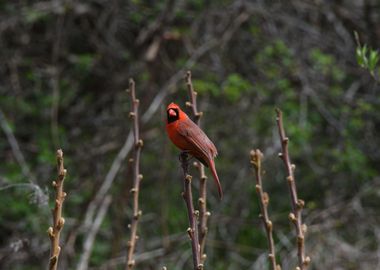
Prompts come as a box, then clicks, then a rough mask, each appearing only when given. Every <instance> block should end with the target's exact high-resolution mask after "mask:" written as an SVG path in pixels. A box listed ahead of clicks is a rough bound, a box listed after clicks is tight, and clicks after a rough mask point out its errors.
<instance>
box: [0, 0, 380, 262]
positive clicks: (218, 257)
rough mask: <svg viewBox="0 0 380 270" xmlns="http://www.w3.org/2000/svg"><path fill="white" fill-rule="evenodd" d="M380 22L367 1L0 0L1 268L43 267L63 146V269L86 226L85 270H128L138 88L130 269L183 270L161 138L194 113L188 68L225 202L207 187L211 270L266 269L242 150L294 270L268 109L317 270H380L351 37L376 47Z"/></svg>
mask: <svg viewBox="0 0 380 270" xmlns="http://www.w3.org/2000/svg"><path fill="white" fill-rule="evenodd" d="M379 10H380V4H379V2H378V1H376V0H363V1H354V0H346V1H328V0H325V1H323V0H318V1H317V0H316V1H300V0H293V1H207V3H206V1H205V2H203V1H199V0H192V1H172V0H168V1H138V0H134V1H118V0H114V1H102V0H93V1H70V0H68V1H59V0H57V1H2V2H1V3H0V61H1V65H0V123H1V131H0V164H1V165H0V184H1V186H0V268H1V269H31V270H32V269H44V268H45V267H46V265H47V263H48V258H49V250H50V242H49V238H48V236H47V233H46V230H47V228H48V227H49V226H50V224H51V223H52V221H51V212H50V208H51V207H52V205H53V202H54V193H53V189H52V187H51V181H52V180H53V179H54V178H55V177H56V169H55V151H56V149H58V148H60V147H61V148H62V149H63V151H64V155H65V166H66V168H67V170H68V176H67V179H66V182H65V190H66V192H67V194H68V195H67V199H66V201H65V204H64V217H65V220H66V223H65V227H64V229H63V235H62V237H61V243H62V248H63V251H62V254H61V256H60V261H59V264H60V269H79V268H77V266H78V264H79V262H80V261H81V260H82V258H83V254H84V243H86V241H88V236H89V233H90V232H91V230H92V229H94V226H93V225H94V224H96V222H99V224H100V228H99V230H98V231H97V233H96V234H95V239H94V242H88V243H90V247H91V251H92V252H91V253H90V259H89V268H88V269H123V267H124V262H123V260H125V258H123V256H125V254H126V244H127V241H128V237H129V230H128V228H127V225H128V223H129V222H130V218H131V197H130V193H129V189H130V188H131V185H132V178H131V167H130V166H129V165H128V157H129V155H130V153H129V152H130V151H129V150H130V148H131V140H127V138H128V134H129V132H130V129H131V122H130V120H129V119H128V113H129V110H130V103H129V96H128V94H127V93H126V92H125V91H124V90H125V89H126V88H127V87H128V79H129V78H130V77H133V78H134V79H135V81H136V91H137V96H138V98H139V99H140V101H141V107H140V109H141V113H142V119H141V130H142V137H143V139H144V143H145V144H144V148H143V151H142V158H141V171H142V173H143V174H144V180H143V181H142V183H141V194H140V205H141V209H142V211H143V216H142V219H141V222H140V224H139V235H140V239H139V241H138V244H137V255H138V256H139V257H138V267H137V268H136V269H160V268H161V267H162V266H164V265H166V266H167V267H168V269H169V270H174V269H177V270H179V269H191V250H190V244H189V241H188V237H187V234H186V229H187V227H188V223H187V216H186V211H185V204H184V202H183V199H182V198H181V196H180V193H181V190H182V182H181V170H180V166H179V163H178V150H177V149H176V148H175V147H174V146H172V144H171V143H170V141H169V140H168V138H167V136H166V133H165V129H164V127H165V124H164V121H165V108H166V105H167V104H168V103H170V102H172V101H175V102H176V103H178V104H180V105H181V106H182V107H184V104H185V102H186V101H187V100H188V96H187V90H186V85H185V81H184V74H185V72H186V70H188V69H191V70H192V73H193V83H194V85H195V88H196V90H197V91H198V92H199V95H198V101H199V109H200V110H202V111H203V112H204V117H203V118H202V127H203V128H204V130H205V131H206V133H207V134H208V135H209V137H210V138H211V139H212V140H213V141H214V142H215V144H216V146H217V148H218V150H219V156H218V158H217V159H216V166H217V169H218V173H219V176H220V179H221V182H222V185H223V188H224V194H225V196H224V199H223V200H222V201H219V200H218V197H217V192H216V188H215V186H214V184H213V183H212V182H211V181H209V185H208V187H209V189H208V190H209V196H208V198H209V200H208V203H209V204H208V207H209V210H210V211H211V212H212V215H211V218H210V220H209V234H208V240H207V247H206V252H207V256H208V258H207V261H206V269H216V270H217V269H231V270H232V269H267V267H268V264H267V242H266V237H265V234H264V230H263V228H262V226H261V223H260V219H259V218H258V214H259V207H258V199H257V195H256V192H255V178H254V177H253V172H252V169H251V165H250V164H249V151H250V150H251V149H252V148H260V149H261V150H262V152H264V155H265V160H264V164H263V166H264V168H265V171H266V174H265V176H264V188H265V189H266V191H267V192H268V193H269V194H270V196H271V201H270V206H269V211H270V215H271V218H272V221H273V223H274V226H275V227H274V234H275V242H276V249H277V252H278V260H279V262H280V263H281V265H282V267H283V269H294V267H295V265H296V261H297V258H296V246H295V240H294V230H293V227H292V225H291V224H290V223H289V221H288V214H289V211H290V203H289V194H288V190H287V186H286V181H285V176H286V173H285V170H284V167H283V164H282V163H281V160H280V159H278V157H277V153H278V152H279V150H280V141H279V137H278V134H277V129H276V122H275V111H274V109H275V108H276V107H279V108H281V109H282V111H283V113H284V121H285V128H286V130H287V133H288V135H289V137H290V153H291V157H292V160H293V162H294V163H295V164H296V165H297V169H296V179H297V185H298V194H299V197H300V198H302V199H304V200H305V201H306V209H305V211H304V221H305V222H306V224H307V225H308V233H307V235H306V253H307V255H309V256H310V257H311V259H312V266H311V267H310V269H376V268H378V267H379V264H380V255H379V254H380V246H379V244H380V227H379V226H378V224H379V222H380V216H379V214H380V211H379V206H380V203H379V199H380V193H379V185H380V178H379V171H380V166H379V164H380V149H379V142H380V136H379V131H380V114H379V108H380V98H379V90H380V87H379V84H378V82H376V76H375V77H373V76H371V75H370V73H369V72H368V71H367V70H365V69H362V68H361V67H360V66H359V65H358V63H357V61H356V58H355V49H356V47H357V43H356V41H355V38H354V31H357V32H358V34H359V37H360V40H361V42H362V43H363V44H368V46H369V47H371V48H374V49H377V48H379V47H380V12H379ZM188 112H189V111H188ZM192 172H193V174H194V175H196V173H195V170H194V171H192ZM104 183H108V184H111V185H110V186H109V189H108V188H105V189H103V191H104V192H103V193H102V192H101V191H100V190H101V189H100V188H101V187H102V185H103V184H104ZM194 183H195V184H194V194H195V195H197V194H198V193H197V192H198V181H197V180H195V181H194ZM108 195H109V196H110V197H107V198H112V201H111V204H110V205H109V206H108V207H107V205H105V204H104V202H105V201H104V198H105V196H108ZM102 207H103V209H104V210H106V212H105V216H104V217H102V216H101V215H100V216H99V213H100V212H101V211H98V210H99V209H101V208H102ZM97 217H98V218H97ZM96 220H97V221H96ZM86 239H87V240H86ZM83 269H87V268H86V267H85V268H83Z"/></svg>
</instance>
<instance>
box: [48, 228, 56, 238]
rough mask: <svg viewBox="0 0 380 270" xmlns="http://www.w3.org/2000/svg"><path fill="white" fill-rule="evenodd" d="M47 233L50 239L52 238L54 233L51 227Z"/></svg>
mask: <svg viewBox="0 0 380 270" xmlns="http://www.w3.org/2000/svg"><path fill="white" fill-rule="evenodd" d="M47 233H48V235H49V237H50V238H53V237H54V232H53V228H52V227H49V228H48V230H47Z"/></svg>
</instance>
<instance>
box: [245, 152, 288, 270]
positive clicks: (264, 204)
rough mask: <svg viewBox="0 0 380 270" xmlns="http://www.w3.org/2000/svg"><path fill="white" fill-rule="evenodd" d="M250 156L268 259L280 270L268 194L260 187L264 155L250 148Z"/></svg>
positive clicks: (275, 269)
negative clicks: (266, 243) (265, 237)
mask: <svg viewBox="0 0 380 270" xmlns="http://www.w3.org/2000/svg"><path fill="white" fill-rule="evenodd" d="M250 156H251V164H252V165H253V168H254V169H255V176H256V192H257V195H258V197H259V203H260V212H261V214H260V217H261V220H262V222H263V225H264V228H265V232H266V235H267V239H268V249H269V254H268V259H269V262H270V264H271V267H272V269H273V270H280V269H281V266H280V265H278V264H277V262H276V250H275V245H274V239H273V223H272V221H271V220H270V219H269V214H268V204H269V195H268V193H266V192H264V190H263V187H262V178H261V176H262V171H261V161H262V159H263V157H264V155H263V153H261V151H260V150H259V149H257V150H251V152H250Z"/></svg>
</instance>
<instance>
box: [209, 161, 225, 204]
mask: <svg viewBox="0 0 380 270" xmlns="http://www.w3.org/2000/svg"><path fill="white" fill-rule="evenodd" d="M209 167H210V170H211V173H212V176H213V177H214V180H215V184H216V185H217V187H218V192H219V198H220V199H222V198H223V190H222V185H221V184H220V181H219V177H218V174H217V173H216V169H215V163H214V160H212V159H211V160H210V161H209Z"/></svg>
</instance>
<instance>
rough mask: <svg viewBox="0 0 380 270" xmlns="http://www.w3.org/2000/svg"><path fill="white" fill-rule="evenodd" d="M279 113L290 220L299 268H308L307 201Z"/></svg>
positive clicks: (281, 156)
mask: <svg viewBox="0 0 380 270" xmlns="http://www.w3.org/2000/svg"><path fill="white" fill-rule="evenodd" d="M276 113H277V118H276V122H277V126H278V132H279V134H280V139H281V146H282V152H281V153H279V154H278V155H279V157H280V158H281V159H282V160H283V162H284V165H285V167H286V171H287V174H288V176H287V177H286V180H287V182H288V187H289V193H290V201H291V206H292V212H291V213H290V214H289V219H290V221H291V222H292V223H293V224H294V226H295V230H296V233H297V255H298V267H297V268H296V269H298V270H306V269H307V268H308V266H309V264H310V257H309V256H306V255H305V233H306V230H307V226H306V224H302V209H303V208H304V206H305V202H304V201H303V200H301V199H298V195H297V186H296V181H295V177H294V170H295V169H296V166H295V165H294V164H292V163H291V160H290V156H289V150H288V144H289V138H288V137H286V134H285V130H284V124H283V122H282V112H281V110H279V109H276Z"/></svg>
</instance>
